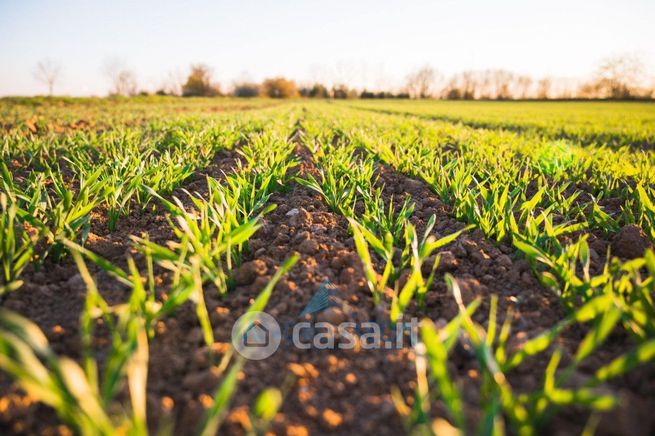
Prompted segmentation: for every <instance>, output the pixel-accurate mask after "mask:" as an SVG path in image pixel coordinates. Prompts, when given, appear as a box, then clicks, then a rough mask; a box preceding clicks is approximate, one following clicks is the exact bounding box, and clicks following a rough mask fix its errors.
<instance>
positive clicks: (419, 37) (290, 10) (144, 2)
mask: <svg viewBox="0 0 655 436" xmlns="http://www.w3.org/2000/svg"><path fill="white" fill-rule="evenodd" d="M653 22H655V2H654V1H652V0H624V1H621V2H618V1H606V0H601V1H579V0H577V1H575V0H568V1H562V0H553V1H548V2H546V1H542V2H535V1H527V0H523V1H518V0H502V1H494V2H491V1H482V0H476V1H473V0H459V1H454V0H453V1H451V0H447V1H446V0H433V1H427V0H404V1H395V0H393V1H391V0H377V1H369V0H359V1H358V0H350V1H344V0H332V1H329V2H319V1H314V0H304V1H300V0H278V1H274V0H268V1H266V0H229V1H225V0H218V1H197V0H192V1H182V0H178V1H168V0H159V1H151V0H141V1H126V0H112V1H105V2H101V1H93V0H86V1H83V0H49V1H48V0H0V66H1V67H0V95H18V94H37V93H44V92H45V87H44V86H43V85H42V84H40V83H39V82H37V81H36V80H35V79H34V77H33V71H34V68H35V65H36V63H37V62H38V61H39V60H41V59H44V58H50V59H53V60H55V61H57V62H58V63H59V64H60V65H61V66H62V74H61V79H60V81H59V82H58V83H57V84H56V85H55V93H58V94H71V95H104V94H106V92H107V90H108V89H109V83H108V79H107V78H106V76H105V74H104V73H103V66H104V65H106V64H107V63H108V62H110V60H116V59H118V60H120V62H121V63H122V64H124V65H125V66H127V67H129V68H130V69H132V70H133V71H134V72H135V73H136V75H137V78H138V81H139V84H140V85H141V87H143V88H145V89H149V90H154V89H156V88H157V87H158V86H159V85H161V84H162V83H164V82H165V81H166V80H167V78H168V77H169V76H170V75H171V74H173V73H174V72H177V73H175V74H177V75H184V74H185V73H186V72H187V71H188V66H189V65H190V64H191V63H198V62H202V63H205V64H208V65H210V66H211V67H212V68H213V70H214V71H215V77H216V79H217V80H219V81H220V82H221V83H222V84H223V85H224V87H225V86H226V85H229V84H230V83H231V82H232V81H233V80H235V79H238V78H240V77H242V76H244V75H245V76H247V77H248V78H250V79H253V80H260V79H262V78H264V77H269V76H273V75H285V76H288V77H291V78H294V79H296V80H299V81H309V80H322V81H325V82H332V81H347V82H349V83H351V84H352V85H355V86H360V87H361V86H367V87H369V88H371V87H373V88H374V87H380V86H395V85H398V84H401V83H402V80H403V78H404V77H405V75H406V74H407V73H408V72H409V71H410V70H412V69H414V68H416V67H419V66H421V65H424V64H430V65H432V66H433V67H435V68H436V69H438V70H440V71H441V72H443V73H445V74H450V73H453V72H457V71H462V70H466V69H486V68H506V69H509V70H513V71H516V72H519V73H526V74H531V75H534V76H543V75H555V76H563V77H580V76H584V75H587V74H589V73H590V72H591V71H593V69H594V67H595V65H596V64H597V63H598V62H599V61H600V60H602V59H603V58H605V57H607V56H610V55H615V54H620V53H630V54H636V55H638V56H640V57H641V58H642V59H643V60H644V62H645V63H646V64H647V66H648V67H650V69H651V71H653V67H654V66H655V43H653V41H655V26H654V25H653Z"/></svg>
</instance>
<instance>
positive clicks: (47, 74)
mask: <svg viewBox="0 0 655 436" xmlns="http://www.w3.org/2000/svg"><path fill="white" fill-rule="evenodd" d="M60 72H61V67H60V66H59V64H58V63H57V62H55V61H53V60H52V59H44V60H42V61H39V62H38V63H37V64H36V68H35V70H34V78H35V79H36V80H38V81H39V82H41V83H43V84H44V85H46V86H47V87H48V95H52V91H53V89H54V87H55V83H56V82H57V80H58V79H59V74H60Z"/></svg>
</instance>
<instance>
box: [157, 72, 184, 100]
mask: <svg viewBox="0 0 655 436" xmlns="http://www.w3.org/2000/svg"><path fill="white" fill-rule="evenodd" d="M184 83H186V78H185V77H184V73H183V72H182V71H181V70H180V69H179V68H176V69H174V70H170V71H169V72H168V73H167V75H166V78H165V79H164V80H163V82H162V84H161V86H160V88H159V90H158V93H159V94H160V95H178V96H180V95H182V86H183V85H184Z"/></svg>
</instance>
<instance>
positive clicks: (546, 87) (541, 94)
mask: <svg viewBox="0 0 655 436" xmlns="http://www.w3.org/2000/svg"><path fill="white" fill-rule="evenodd" d="M552 87H553V80H552V79H551V78H550V77H544V78H543V79H541V80H539V82H538V83H537V98H538V99H541V100H547V99H548V98H550V93H551V88H552Z"/></svg>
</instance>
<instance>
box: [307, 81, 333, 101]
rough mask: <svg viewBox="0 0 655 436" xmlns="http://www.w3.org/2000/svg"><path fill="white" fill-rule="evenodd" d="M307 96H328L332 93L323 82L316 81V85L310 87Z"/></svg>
mask: <svg viewBox="0 0 655 436" xmlns="http://www.w3.org/2000/svg"><path fill="white" fill-rule="evenodd" d="M307 96H308V97H311V98H328V97H329V96H330V93H329V92H328V89H327V88H326V87H325V86H324V85H323V84H321V83H315V84H314V86H312V87H311V88H310V89H309V91H308V93H307Z"/></svg>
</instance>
